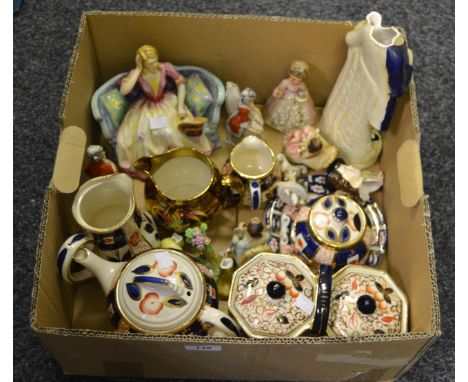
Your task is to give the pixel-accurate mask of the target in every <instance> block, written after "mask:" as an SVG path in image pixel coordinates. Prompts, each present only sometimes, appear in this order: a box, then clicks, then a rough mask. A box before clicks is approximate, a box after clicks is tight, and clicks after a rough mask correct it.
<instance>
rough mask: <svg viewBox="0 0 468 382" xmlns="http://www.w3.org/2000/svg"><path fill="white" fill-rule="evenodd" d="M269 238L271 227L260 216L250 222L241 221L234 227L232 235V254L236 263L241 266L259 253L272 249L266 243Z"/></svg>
mask: <svg viewBox="0 0 468 382" xmlns="http://www.w3.org/2000/svg"><path fill="white" fill-rule="evenodd" d="M269 239H270V229H269V227H265V226H264V225H263V223H262V222H261V220H260V219H259V218H258V217H254V218H252V219H251V220H250V221H249V223H248V224H246V223H244V222H241V223H240V224H239V225H238V226H237V227H236V228H234V232H233V236H232V255H233V257H234V259H235V261H236V264H237V265H238V266H240V265H242V264H243V263H245V262H246V261H247V260H248V259H250V258H251V257H252V256H254V255H255V254H257V253H260V252H264V251H267V252H268V251H269V250H270V251H271V249H270V248H269V247H268V246H267V244H266V243H267V242H268V240H269Z"/></svg>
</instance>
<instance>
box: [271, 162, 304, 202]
mask: <svg viewBox="0 0 468 382" xmlns="http://www.w3.org/2000/svg"><path fill="white" fill-rule="evenodd" d="M276 160H277V161H278V163H279V164H280V166H281V172H282V175H283V180H282V181H281V182H277V183H276V192H277V194H278V197H279V198H280V199H281V200H282V201H283V202H285V203H286V204H288V205H292V206H297V205H302V204H305V203H306V202H307V200H308V193H307V190H306V189H305V187H304V186H303V185H302V184H299V183H297V178H298V177H299V176H303V175H306V174H307V168H306V167H305V166H295V165H292V164H291V163H289V161H288V160H287V159H286V156H285V155H284V154H277V155H276Z"/></svg>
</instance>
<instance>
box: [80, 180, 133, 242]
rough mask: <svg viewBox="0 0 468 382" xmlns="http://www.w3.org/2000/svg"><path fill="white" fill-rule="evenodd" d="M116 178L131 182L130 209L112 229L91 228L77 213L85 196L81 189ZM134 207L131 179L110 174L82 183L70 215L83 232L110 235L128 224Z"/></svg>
mask: <svg viewBox="0 0 468 382" xmlns="http://www.w3.org/2000/svg"><path fill="white" fill-rule="evenodd" d="M116 177H120V178H121V177H124V178H125V179H127V178H128V179H129V180H130V182H131V185H132V186H131V187H132V193H131V196H130V207H129V209H128V212H127V214H126V215H125V217H124V218H123V219H122V220H121V221H120V222H118V223H117V224H115V225H113V226H112V227H107V228H96V227H93V226H91V225H90V224H88V223H87V222H86V221H85V220H84V219H83V218H82V216H81V212H80V211H79V210H80V208H79V207H80V206H81V203H82V200H83V197H84V196H85V195H86V194H87V192H84V191H83V189H84V188H85V187H88V186H89V185H93V184H94V183H100V182H102V181H103V180H104V179H110V178H116ZM135 205H136V203H135V195H134V194H133V181H132V179H131V178H130V177H129V176H128V175H126V174H122V173H120V174H111V175H104V176H99V177H96V178H92V179H90V180H88V181H86V182H85V183H83V184H82V185H81V187H80V188H79V189H78V191H77V193H76V196H75V200H74V201H73V205H72V213H73V217H74V218H75V220H76V222H77V223H78V224H79V225H80V226H81V227H82V228H84V229H85V230H87V231H89V232H91V233H98V234H103V233H111V232H114V231H116V230H118V229H120V228H122V226H123V225H125V224H126V223H127V222H128V220H129V219H130V218H131V217H132V216H133V214H134V212H135Z"/></svg>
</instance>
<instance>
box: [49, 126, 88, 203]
mask: <svg viewBox="0 0 468 382" xmlns="http://www.w3.org/2000/svg"><path fill="white" fill-rule="evenodd" d="M85 147H86V134H85V132H84V131H83V130H82V129H80V128H79V127H77V126H68V127H66V128H65V129H63V131H62V134H61V135H60V142H59V146H58V150H57V157H56V159H55V167H54V173H53V175H52V183H53V185H54V187H55V188H56V189H57V190H58V191H60V192H62V193H64V194H70V193H72V192H74V191H75V190H76V189H77V188H78V186H79V185H80V175H81V168H82V165H83V156H84V153H85Z"/></svg>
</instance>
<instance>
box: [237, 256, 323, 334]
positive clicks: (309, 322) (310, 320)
mask: <svg viewBox="0 0 468 382" xmlns="http://www.w3.org/2000/svg"><path fill="white" fill-rule="evenodd" d="M262 257H263V258H265V259H267V260H268V258H272V257H273V258H278V257H279V258H286V259H294V262H291V261H289V263H291V264H295V263H296V262H300V264H301V265H300V266H301V267H303V270H304V273H308V274H309V275H310V276H311V277H312V280H313V283H314V284H313V286H314V310H313V312H312V313H311V315H310V317H309V318H308V319H306V320H304V322H303V323H302V324H300V325H299V326H298V327H297V328H296V329H294V330H293V331H291V332H290V333H289V335H287V336H274V335H268V334H257V333H256V332H254V331H251V330H250V329H249V325H248V323H247V322H246V321H245V320H244V317H243V316H242V315H241V314H240V313H238V312H237V310H236V308H235V303H234V302H233V301H232V300H233V299H234V297H233V296H234V292H235V290H234V289H235V287H236V286H237V281H238V278H239V273H240V271H242V270H244V269H245V268H248V267H249V266H250V265H251V264H253V263H254V262H259V261H261V260H262V259H261V258H262ZM317 299H318V277H317V275H316V274H315V273H314V272H313V271H312V270H311V269H310V268H309V267H308V266H307V264H305V263H304V262H303V261H302V259H300V258H299V257H297V256H293V255H286V254H283V253H273V252H261V253H259V254H257V255H255V256H254V257H253V258H252V259H250V260H249V261H248V262H247V263H245V264H244V265H242V266H241V267H240V268H238V269H237V270H236V271H235V272H234V274H233V275H232V283H231V288H230V290H229V299H228V309H229V311H230V312H231V313H232V315H233V316H234V317H235V319H236V320H237V322H238V324H239V325H240V326H241V327H242V330H243V331H244V332H245V333H247V335H248V336H249V337H252V338H268V337H287V338H294V337H299V336H300V335H301V334H302V333H304V332H305V331H306V330H308V329H310V328H311V327H312V325H313V323H314V319H315V313H316V311H317Z"/></svg>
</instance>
